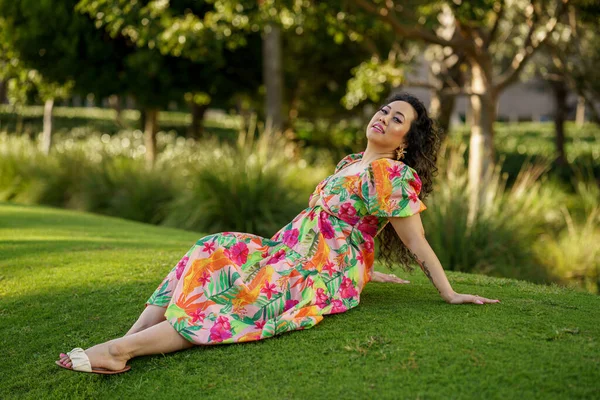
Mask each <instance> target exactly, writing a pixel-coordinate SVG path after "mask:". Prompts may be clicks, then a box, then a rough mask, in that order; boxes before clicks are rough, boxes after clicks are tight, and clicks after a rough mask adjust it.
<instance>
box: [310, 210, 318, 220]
mask: <svg viewBox="0 0 600 400" xmlns="http://www.w3.org/2000/svg"><path fill="white" fill-rule="evenodd" d="M316 215H317V213H316V212H315V209H314V208H311V210H310V212H309V213H308V218H310V220H311V221H312V220H314V219H315V217H316Z"/></svg>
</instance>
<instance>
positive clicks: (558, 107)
mask: <svg viewBox="0 0 600 400" xmlns="http://www.w3.org/2000/svg"><path fill="white" fill-rule="evenodd" d="M551 86H552V93H553V95H554V134H555V144H556V160H555V162H556V164H557V165H559V166H565V165H567V158H566V156H565V120H566V118H567V94H568V88H567V85H566V84H565V82H564V81H560V82H557V81H553V82H552V83H551Z"/></svg>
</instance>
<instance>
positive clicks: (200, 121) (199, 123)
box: [187, 102, 208, 140]
mask: <svg viewBox="0 0 600 400" xmlns="http://www.w3.org/2000/svg"><path fill="white" fill-rule="evenodd" d="M207 109H208V105H201V106H200V105H198V104H196V103H194V102H191V103H190V112H191V113H192V123H191V124H190V126H189V127H188V132H187V136H188V137H189V138H193V139H196V140H197V139H201V138H202V136H203V135H204V114H205V113H206V110H207Z"/></svg>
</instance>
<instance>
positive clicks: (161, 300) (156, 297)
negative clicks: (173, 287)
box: [148, 280, 172, 307]
mask: <svg viewBox="0 0 600 400" xmlns="http://www.w3.org/2000/svg"><path fill="white" fill-rule="evenodd" d="M167 286H169V281H168V280H167V281H165V283H164V284H163V285H162V286H161V287H160V289H159V290H156V291H154V293H152V296H150V299H149V300H148V303H150V304H154V305H156V306H159V307H164V306H166V305H167V304H169V302H170V301H171V297H172V296H169V293H171V291H170V290H167Z"/></svg>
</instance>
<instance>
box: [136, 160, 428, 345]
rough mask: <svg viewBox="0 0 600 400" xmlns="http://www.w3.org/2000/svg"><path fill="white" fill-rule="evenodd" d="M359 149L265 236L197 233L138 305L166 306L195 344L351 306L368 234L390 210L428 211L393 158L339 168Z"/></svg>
mask: <svg viewBox="0 0 600 400" xmlns="http://www.w3.org/2000/svg"><path fill="white" fill-rule="evenodd" d="M362 156H363V152H361V153H355V154H350V155H347V156H346V157H344V158H343V159H342V160H341V161H340V162H339V163H338V165H337V166H336V169H335V173H334V175H331V176H329V177H327V178H326V179H324V180H323V181H321V182H320V183H319V184H318V185H317V187H316V188H315V191H314V192H313V193H312V194H311V196H310V198H312V196H314V195H319V196H320V197H321V201H320V202H319V204H318V205H315V206H314V207H308V208H306V209H304V210H302V211H301V212H300V214H298V215H297V216H296V217H295V218H294V219H293V220H292V221H291V222H290V223H288V224H287V225H285V226H284V227H282V228H281V229H280V230H279V231H278V232H277V233H275V235H273V237H272V238H270V239H267V238H264V237H261V236H257V235H253V234H250V233H241V232H221V233H217V234H213V235H208V236H205V237H203V238H201V239H200V240H198V242H196V244H194V245H193V246H192V248H191V249H190V250H189V251H188V252H187V253H186V254H185V255H184V256H183V258H182V259H181V260H180V261H179V262H178V263H177V265H175V266H174V267H173V269H172V270H171V272H170V273H169V274H168V275H167V277H166V278H165V279H164V281H163V282H162V283H161V284H160V285H159V286H158V288H157V289H156V291H155V292H154V293H153V294H152V296H151V297H150V299H148V301H147V303H146V304H153V305H157V306H161V307H166V312H165V316H166V318H167V320H168V321H169V323H170V324H171V325H172V326H173V327H174V328H175V329H176V330H177V331H178V332H179V333H180V334H181V335H182V336H183V337H185V338H186V339H188V340H189V341H191V342H193V343H195V344H199V345H200V344H201V345H211V344H222V343H235V342H246V341H253V340H261V339H265V338H269V337H272V336H274V335H279V334H281V333H284V332H289V331H293V330H301V329H307V328H311V327H313V326H314V325H316V324H318V323H319V322H320V321H321V320H322V319H323V316H325V315H329V314H337V313H342V312H345V311H348V310H349V309H351V308H354V307H356V306H357V305H358V304H359V302H360V293H361V292H362V290H363V288H364V286H365V284H366V283H367V282H369V281H370V280H371V274H372V270H373V259H374V246H373V238H374V237H375V236H376V235H377V234H378V233H379V232H380V231H381V229H383V227H384V226H385V225H386V224H387V223H388V222H389V220H388V218H389V217H407V216H410V215H414V214H416V213H419V212H421V211H423V210H425V209H426V207H425V205H424V204H423V203H422V202H421V201H420V199H419V197H418V195H419V192H420V190H421V180H420V179H419V177H418V176H417V173H416V171H415V170H414V169H412V168H411V167H409V166H408V165H406V164H404V163H403V162H401V161H396V160H392V159H387V158H382V159H378V160H375V161H373V162H371V163H370V164H369V165H368V167H366V168H365V170H364V171H363V172H361V173H358V174H355V175H347V176H344V175H342V173H340V174H338V172H340V171H341V170H342V169H344V168H345V167H347V166H348V165H350V164H353V163H355V162H357V161H360V160H361V158H362ZM310 198H309V200H310Z"/></svg>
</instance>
